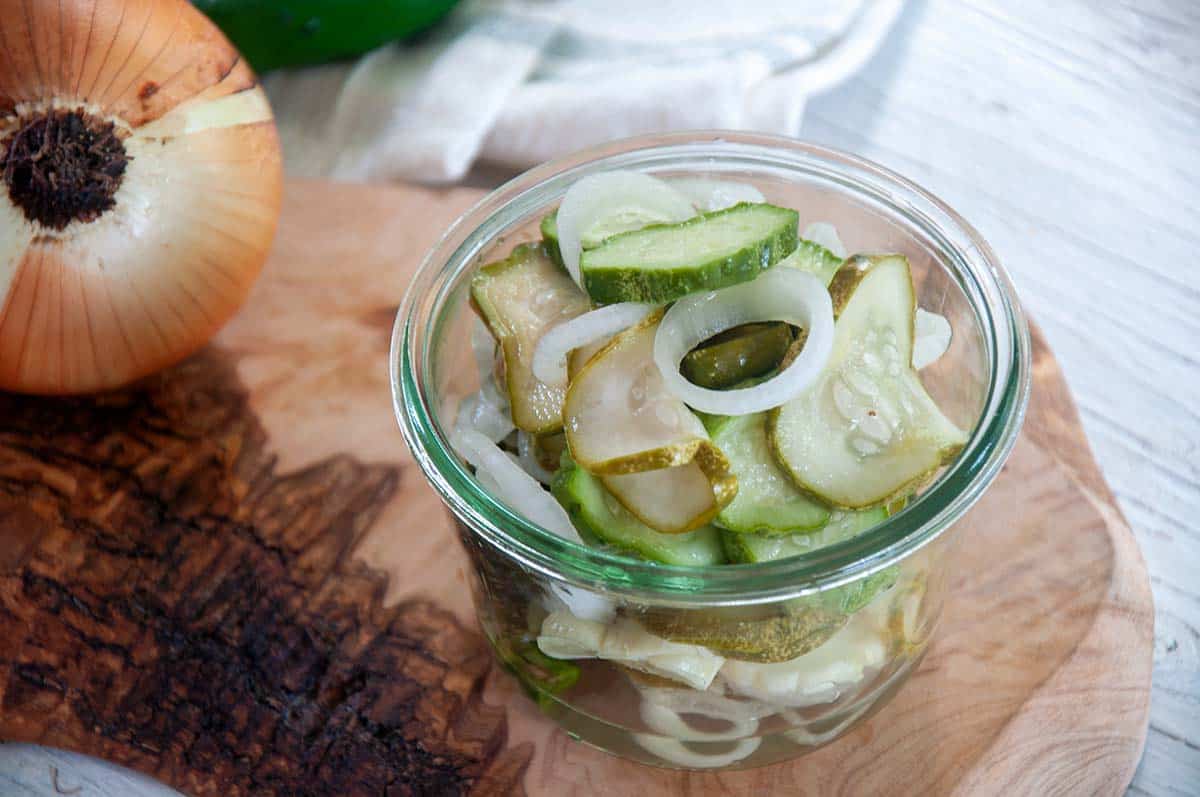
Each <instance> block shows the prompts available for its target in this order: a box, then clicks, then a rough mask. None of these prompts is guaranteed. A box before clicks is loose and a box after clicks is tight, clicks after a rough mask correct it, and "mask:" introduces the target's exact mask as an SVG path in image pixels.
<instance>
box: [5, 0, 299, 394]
mask: <svg viewBox="0 0 1200 797" xmlns="http://www.w3.org/2000/svg"><path fill="white" fill-rule="evenodd" d="M0 3H2V4H3V5H4V6H5V8H4V10H3V11H0V16H2V17H3V24H0V162H2V158H3V154H4V141H5V139H6V138H7V137H8V136H9V135H10V134H11V133H12V132H14V131H15V130H16V129H18V128H19V127H20V125H21V124H22V123H23V121H24V120H26V119H28V118H30V117H31V116H35V115H36V114H38V113H40V112H42V111H45V110H47V109H50V108H62V109H78V110H80V111H82V112H86V113H87V114H90V115H91V116H93V117H95V118H98V119H101V120H106V121H112V122H113V123H114V124H115V125H116V126H117V129H118V130H119V131H120V137H121V140H122V143H123V144H124V147H125V150H126V153H127V155H128V157H129V158H130V160H129V162H128V164H127V166H126V169H125V172H124V176H123V178H122V181H121V184H120V187H119V188H118V189H117V191H116V193H115V194H113V199H114V205H113V207H112V208H111V209H109V210H107V211H105V212H104V213H103V214H101V215H100V217H99V218H97V219H95V220H94V221H86V222H85V221H74V222H71V223H70V224H69V225H68V226H66V227H65V228H64V229H62V230H61V231H58V230H53V229H50V228H48V227H44V226H42V225H41V224H39V223H38V222H36V221H34V220H31V219H30V218H28V217H27V216H26V215H25V214H24V213H23V212H22V210H21V209H20V208H18V207H17V206H16V205H15V204H14V203H13V200H12V199H11V197H10V194H9V189H8V185H7V184H6V183H5V182H4V181H3V180H2V179H0V389H5V390H12V391H18V392H25V393H41V394H74V393H86V392H95V391H100V390H107V389H111V388H116V387H119V386H122V385H124V384H127V383H129V382H132V381H134V380H136V379H138V378H140V377H143V376H146V375H148V374H151V373H153V372H155V371H158V370H160V369H162V368H165V367H167V366H169V365H171V364H173V363H175V362H178V361H179V360H181V359H183V358H184V357H186V356H187V355H188V354H190V353H192V352H193V351H195V350H196V349H198V348H200V347H201V346H202V345H204V343H205V342H207V341H208V340H209V339H210V338H211V337H212V336H213V335H214V334H215V333H216V332H217V330H218V329H219V328H220V327H221V326H222V325H223V324H224V323H225V322H226V321H227V320H228V319H229V318H230V317H231V316H232V315H233V313H234V312H235V311H236V310H237V309H238V307H240V306H241V304H242V303H243V302H244V301H245V299H246V297H247V295H248V294H249V291H250V288H251V286H252V285H253V283H254V280H255V279H256V277H257V276H258V273H259V271H260V270H261V268H262V265H263V263H264V261H265V260H266V257H267V254H268V252H269V251H270V246H271V242H272V240H273V238H274V235H275V229H276V224H277V221H278V217H279V207H280V201H281V193H282V181H283V174H282V162H281V157H280V149H279V140H278V137H277V135H276V131H275V125H274V121H273V117H272V114H271V111H270V107H269V106H268V104H267V101H266V97H265V95H264V94H263V92H262V89H261V87H260V86H259V85H258V82H257V78H256V77H255V76H254V74H253V72H252V71H251V70H250V68H249V67H248V66H247V65H246V64H245V63H244V62H242V61H241V59H240V57H239V56H238V54H237V51H236V50H235V49H234V48H233V46H232V45H231V44H230V43H229V42H228V41H227V40H226V39H225V38H224V36H223V35H222V34H221V33H220V31H219V30H218V29H217V28H216V27H215V26H214V25H212V24H211V23H210V22H209V21H208V20H207V19H206V18H205V17H204V16H203V15H202V14H200V12H198V11H196V10H195V9H194V8H193V7H192V6H191V5H190V4H189V3H187V2H184V0H61V2H34V1H33V0H26V1H25V2H19V1H18V0H0Z"/></svg>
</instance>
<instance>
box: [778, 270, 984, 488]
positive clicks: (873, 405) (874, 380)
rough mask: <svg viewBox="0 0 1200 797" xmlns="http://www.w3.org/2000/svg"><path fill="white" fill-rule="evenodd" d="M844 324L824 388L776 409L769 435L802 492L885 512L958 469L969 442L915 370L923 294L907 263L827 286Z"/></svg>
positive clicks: (848, 274) (843, 274)
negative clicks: (943, 471)
mask: <svg viewBox="0 0 1200 797" xmlns="http://www.w3.org/2000/svg"><path fill="white" fill-rule="evenodd" d="M829 291H830V294H832V296H833V300H834V309H835V312H836V313H837V324H836V329H835V337H834V344H833V353H832V354H831V355H830V358H829V363H828V364H827V365H826V367H825V370H824V371H823V372H822V374H821V376H820V377H818V379H817V381H816V382H815V383H814V384H813V385H812V386H811V387H810V388H809V389H808V390H806V391H805V392H804V393H802V394H800V395H799V396H797V397H796V398H795V399H793V400H792V401H790V402H788V403H787V404H785V405H783V406H782V407H779V408H778V409H775V410H772V411H771V413H770V415H769V417H768V422H767V434H768V436H769V438H770V440H771V444H772V446H773V448H774V450H775V454H776V456H777V457H778V459H779V462H780V464H781V465H782V466H783V468H784V470H785V471H786V472H788V473H789V474H790V475H791V477H792V479H793V480H795V482H796V484H797V485H799V486H800V487H801V488H803V489H805V490H807V491H809V492H810V493H812V494H813V495H815V496H817V497H818V498H820V499H821V500H823V501H826V502H827V503H830V504H833V505H835V506H840V507H846V508H850V509H857V508H863V507H868V506H872V505H875V504H882V503H887V502H888V501H889V500H890V499H892V498H893V497H895V496H898V495H900V494H903V493H905V492H908V491H910V490H911V489H912V488H913V486H914V485H919V484H921V483H922V482H924V481H925V480H926V479H928V478H929V477H930V476H932V475H933V474H934V473H935V472H936V471H937V470H938V469H939V468H940V467H942V466H943V465H945V464H946V463H948V462H949V461H950V460H952V459H953V458H954V457H955V456H956V455H957V454H958V452H959V451H960V450H961V449H962V446H963V445H964V444H965V443H966V440H967V435H966V434H965V433H964V432H963V431H962V430H961V429H959V428H958V427H957V426H955V425H954V423H953V422H952V421H950V419H948V418H947V417H946V416H945V415H943V414H942V411H941V410H940V409H939V408H938V406H937V404H936V403H934V401H933V399H932V398H930V396H929V394H928V393H927V392H926V391H925V387H924V386H923V385H922V384H921V380H920V377H919V376H918V375H917V373H916V371H915V370H913V367H912V348H913V319H914V314H915V312H916V300H915V293H914V291H913V284H912V276H911V274H910V272H909V266H908V261H907V260H906V259H905V258H904V257H903V256H902V255H875V256H870V257H866V256H861V255H860V256H856V257H852V258H850V259H848V260H847V261H846V263H845V265H843V266H842V268H841V269H839V271H838V273H837V275H836V276H835V277H834V279H833V282H831V283H830V286H829Z"/></svg>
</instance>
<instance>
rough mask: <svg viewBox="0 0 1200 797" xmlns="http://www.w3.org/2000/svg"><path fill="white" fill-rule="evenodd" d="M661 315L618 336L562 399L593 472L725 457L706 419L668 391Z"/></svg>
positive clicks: (579, 453)
mask: <svg viewBox="0 0 1200 797" xmlns="http://www.w3.org/2000/svg"><path fill="white" fill-rule="evenodd" d="M661 318H662V313H661V312H656V313H653V314H652V315H650V316H649V317H648V318H647V319H646V320H645V321H643V322H641V323H639V324H636V325H634V326H632V327H630V328H629V329H627V330H625V331H624V332H622V333H620V334H618V335H616V336H615V337H614V338H613V339H612V340H611V341H610V342H609V343H608V345H607V346H605V347H604V348H603V349H601V350H600V351H599V352H598V353H596V354H595V355H593V356H592V357H591V359H590V360H589V361H588V362H587V364H586V365H585V366H584V367H583V369H582V370H580V371H579V372H578V373H577V374H576V375H575V378H574V379H572V380H571V383H570V387H569V388H568V390H567V396H566V401H565V402H564V404H563V418H564V420H565V424H564V429H565V430H566V434H567V446H568V447H569V448H570V449H571V456H572V457H574V458H575V461H576V462H578V463H579V464H581V465H583V466H584V467H585V468H587V469H588V470H589V471H591V472H592V473H599V474H614V473H638V472H641V471H648V470H656V469H658V468H667V467H672V466H676V465H686V464H687V463H689V462H691V461H692V460H693V459H696V458H697V457H700V458H713V457H718V458H720V452H716V451H715V449H714V447H713V445H712V443H711V442H710V441H709V439H708V432H707V431H705V429H704V424H702V423H701V422H700V419H699V418H697V417H696V416H695V415H694V414H693V413H692V412H691V410H689V409H688V408H687V406H686V405H685V404H684V403H683V402H682V401H680V400H679V399H677V398H675V397H674V396H672V395H671V393H670V392H668V391H667V389H666V385H664V384H663V380H662V376H661V374H659V371H658V366H657V365H655V363H654V336H655V333H656V332H657V330H658V322H659V321H660V320H661ZM701 450H703V453H701ZM720 459H723V458H720ZM721 464H722V467H721V469H722V470H727V463H721Z"/></svg>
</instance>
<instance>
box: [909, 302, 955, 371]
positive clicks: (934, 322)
mask: <svg viewBox="0 0 1200 797" xmlns="http://www.w3.org/2000/svg"><path fill="white" fill-rule="evenodd" d="M952 334H953V331H952V330H951V329H950V322H949V321H947V320H946V317H945V316H943V315H938V314H937V313H931V312H929V311H928V310H922V309H921V308H920V307H918V308H917V315H916V318H915V319H913V335H914V337H913V353H912V367H913V368H916V369H917V370H918V371H919V370H921V369H922V368H925V367H926V366H929V365H933V364H934V363H935V362H937V361H938V360H939V359H940V358H941V356H942V355H943V354H945V353H946V350H947V349H949V348H950V338H951V336H952Z"/></svg>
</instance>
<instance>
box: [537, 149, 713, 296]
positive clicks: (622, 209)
mask: <svg viewBox="0 0 1200 797" xmlns="http://www.w3.org/2000/svg"><path fill="white" fill-rule="evenodd" d="M694 215H696V211H695V209H694V208H693V207H692V203H691V202H690V201H688V198H687V197H686V196H684V195H683V194H682V193H680V192H679V191H677V190H675V189H674V188H672V187H671V186H670V185H668V184H667V183H666V182H664V181H662V180H659V179H658V178H656V177H651V176H650V175H648V174H642V173H641V172H630V171H611V172H603V173H601V174H592V175H589V176H587V177H584V178H582V179H581V180H578V181H577V182H576V183H575V184H574V185H572V186H571V187H570V188H569V189H567V193H566V194H565V195H564V196H563V200H562V204H560V205H559V207H558V247H559V251H560V252H561V253H562V259H563V265H564V266H565V267H566V269H567V273H569V274H570V275H571V278H572V279H573V280H575V283H576V284H577V285H581V286H582V285H583V283H582V281H581V280H580V276H579V255H580V253H581V252H582V251H583V241H584V238H585V237H586V236H589V235H592V236H593V237H594V235H595V234H594V233H593V230H594V229H595V228H596V227H597V226H602V227H603V230H604V232H605V234H606V235H615V234H616V233H618V232H623V231H625V230H636V229H638V228H641V227H645V226H646V225H647V224H654V223H657V222H676V221H683V220H684V219H689V218H691V217H692V216H694Z"/></svg>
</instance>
